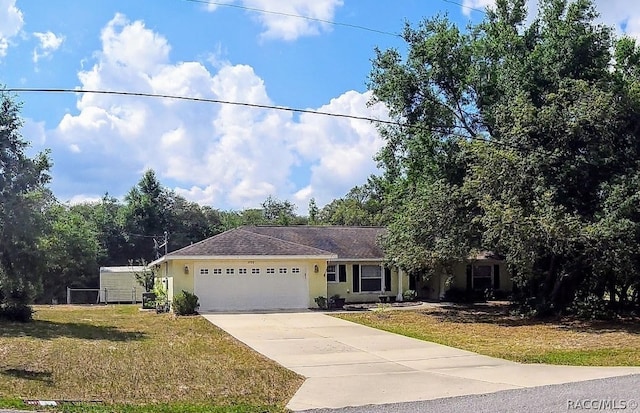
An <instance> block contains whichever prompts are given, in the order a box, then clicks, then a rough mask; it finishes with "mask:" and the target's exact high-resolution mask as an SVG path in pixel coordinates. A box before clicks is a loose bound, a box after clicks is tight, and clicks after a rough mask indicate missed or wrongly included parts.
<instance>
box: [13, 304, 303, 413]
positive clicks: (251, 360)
mask: <svg viewBox="0 0 640 413" xmlns="http://www.w3.org/2000/svg"><path fill="white" fill-rule="evenodd" d="M35 309H36V314H35V321H34V322H32V323H29V324H20V323H7V322H3V321H0V408H2V407H20V405H21V403H20V402H19V399H40V400H71V401H85V402H87V401H92V400H99V401H100V402H101V403H96V404H95V405H90V404H85V405H83V406H80V407H78V408H77V409H78V411H87V410H89V409H90V411H99V412H103V411H105V412H106V411H129V412H147V411H148V412H163V411H164V412H169V411H178V412H189V411H190V412H204V411H206V412H208V411H266V410H269V411H282V410H284V406H285V404H286V403H287V401H288V400H289V399H290V398H291V397H292V396H293V394H294V393H295V391H296V390H297V389H298V387H299V386H300V385H301V384H302V381H303V379H302V378H301V377H299V376H297V375H296V374H295V373H293V372H291V371H289V370H287V369H285V368H283V367H281V366H279V365H278V364H276V363H274V362H272V361H270V360H269V359H267V358H265V357H263V356H261V355H260V354H257V353H256V352H254V351H252V350H251V349H249V348H248V347H246V346H245V345H244V344H242V343H240V342H238V341H237V340H235V339H234V338H233V337H231V336H229V335H227V334H226V333H224V332H223V331H222V330H220V329H218V328H216V327H215V326H213V325H212V324H211V323H209V322H208V321H206V320H204V319H203V318H201V317H179V318H176V317H174V316H173V315H168V314H160V315H158V314H155V313H152V312H141V311H139V309H138V307H137V306H86V307H85V306H55V307H48V306H36V307H35Z"/></svg>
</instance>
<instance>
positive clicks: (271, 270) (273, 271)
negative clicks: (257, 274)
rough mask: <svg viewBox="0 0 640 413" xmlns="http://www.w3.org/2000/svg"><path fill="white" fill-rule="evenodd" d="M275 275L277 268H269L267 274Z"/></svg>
mask: <svg viewBox="0 0 640 413" xmlns="http://www.w3.org/2000/svg"><path fill="white" fill-rule="evenodd" d="M275 273H276V269H275V268H267V274H275Z"/></svg>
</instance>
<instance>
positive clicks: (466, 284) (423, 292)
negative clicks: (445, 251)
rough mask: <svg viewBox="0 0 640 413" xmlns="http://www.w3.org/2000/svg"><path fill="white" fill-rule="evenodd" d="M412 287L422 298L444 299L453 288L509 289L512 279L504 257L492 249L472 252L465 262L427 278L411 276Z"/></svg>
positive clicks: (476, 289)
mask: <svg viewBox="0 0 640 413" xmlns="http://www.w3.org/2000/svg"><path fill="white" fill-rule="evenodd" d="M409 287H410V288H411V289H415V290H416V291H417V293H418V296H419V297H421V298H426V299H431V300H442V299H444V298H445V293H446V292H447V290H450V289H456V290H459V291H463V292H472V291H480V292H484V291H485V290H493V291H502V292H510V291H512V290H513V281H512V280H511V275H510V273H509V272H508V271H507V265H506V263H505V262H504V258H503V257H501V256H499V255H497V254H494V253H493V252H491V251H481V252H478V253H476V254H473V255H470V256H469V257H468V258H467V260H466V261H465V262H459V263H455V264H454V265H453V267H452V268H451V270H450V273H448V274H447V273H445V272H442V273H440V274H435V275H433V276H432V277H429V278H428V279H426V280H421V279H416V280H414V279H412V280H411V282H410V286H409Z"/></svg>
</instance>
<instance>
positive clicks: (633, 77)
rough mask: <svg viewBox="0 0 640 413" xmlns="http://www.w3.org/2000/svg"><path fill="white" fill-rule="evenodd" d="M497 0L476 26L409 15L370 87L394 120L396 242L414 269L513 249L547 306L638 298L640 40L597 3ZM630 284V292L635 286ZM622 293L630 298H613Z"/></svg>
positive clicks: (531, 297)
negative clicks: (618, 30)
mask: <svg viewBox="0 0 640 413" xmlns="http://www.w3.org/2000/svg"><path fill="white" fill-rule="evenodd" d="M525 3H526V2H525V0H497V1H496V6H495V8H494V9H492V10H489V11H488V12H487V15H486V18H485V19H484V20H483V21H482V22H481V23H479V24H477V25H472V26H470V27H468V28H467V29H466V30H461V29H460V28H458V27H457V26H456V25H455V24H453V23H451V22H450V21H449V20H448V19H447V18H446V17H436V18H433V19H428V20H425V21H423V22H422V23H421V24H419V25H418V26H417V27H411V26H409V25H408V26H407V27H406V28H405V31H404V34H403V37H404V39H405V41H406V43H407V47H408V52H407V53H406V55H405V54H402V53H400V52H399V51H398V50H385V51H380V50H379V51H377V54H376V57H375V59H374V66H373V70H372V73H371V79H370V87H371V89H372V90H373V92H374V100H375V101H378V102H383V103H384V104H386V105H387V107H388V108H389V110H390V114H391V116H392V118H393V119H394V120H396V121H397V122H398V125H397V126H385V127H383V128H381V133H382V134H383V136H384V138H385V139H386V145H385V147H384V148H383V149H382V150H381V152H380V153H379V160H380V162H381V164H382V165H383V167H384V169H385V179H386V181H387V182H388V184H389V185H388V187H387V188H388V190H387V191H386V194H385V205H386V206H387V211H392V210H393V209H391V207H394V208H395V213H394V214H393V215H392V217H391V221H390V225H389V228H390V231H389V235H388V236H387V238H386V239H385V241H384V245H385V248H386V249H387V251H388V253H389V255H390V257H392V258H393V259H394V260H395V261H396V262H397V263H398V264H399V265H401V266H404V267H405V268H407V269H409V270H417V269H421V270H426V274H429V273H433V272H435V271H442V269H443V268H446V267H447V266H448V265H449V264H450V263H451V262H452V261H455V260H462V259H465V258H466V257H467V256H468V255H469V254H470V253H471V252H472V251H473V250H477V249H490V250H493V251H495V252H498V253H501V254H503V255H504V256H506V259H507V262H508V264H509V265H510V267H511V270H512V272H513V275H514V280H515V282H516V285H517V287H518V288H519V293H520V296H519V299H520V300H521V302H522V303H527V304H528V305H531V306H532V307H531V308H532V309H533V310H534V311H535V312H536V313H538V314H547V313H550V312H562V311H564V310H566V309H567V308H577V307H580V305H581V304H583V303H585V302H591V303H596V306H597V305H601V304H604V303H605V301H606V302H607V303H608V304H609V305H610V306H611V307H614V308H616V309H617V308H619V306H618V305H617V304H618V303H619V302H620V301H624V302H625V303H628V302H630V301H633V300H634V299H635V304H638V302H637V294H636V295H635V296H633V294H634V293H635V291H637V290H635V289H634V287H633V285H637V283H638V275H637V274H638V267H637V264H638V262H637V256H636V255H634V251H638V250H640V244H639V242H640V241H639V239H638V237H637V224H638V223H639V222H640V221H639V218H640V217H639V216H638V209H639V208H640V206H638V204H637V203H635V204H634V203H628V202H627V203H626V204H625V205H627V207H625V208H623V207H620V206H616V205H618V203H619V202H622V200H623V199H624V196H631V195H632V194H634V191H635V190H637V189H638V187H637V183H636V181H635V179H637V178H636V177H637V172H636V171H637V170H638V169H639V166H640V165H639V161H640V131H639V129H638V126H637V125H638V119H640V99H639V96H640V93H639V91H640V87H639V85H640V83H639V79H640V76H639V73H640V72H639V67H638V63H639V62H640V52H639V49H638V47H637V45H636V43H635V42H634V41H633V40H632V39H629V38H621V39H618V38H616V37H615V36H614V34H613V32H612V30H611V29H610V28H608V27H604V26H601V25H598V24H596V23H595V22H594V19H595V18H596V17H597V13H596V10H595V8H594V6H593V4H592V2H591V1H589V0H575V1H572V2H569V1H566V0H542V1H541V2H540V13H539V15H538V16H535V17H534V18H533V19H532V20H531V22H530V23H527V16H526V4H525ZM629 295H632V296H633V297H629ZM616 298H617V300H616Z"/></svg>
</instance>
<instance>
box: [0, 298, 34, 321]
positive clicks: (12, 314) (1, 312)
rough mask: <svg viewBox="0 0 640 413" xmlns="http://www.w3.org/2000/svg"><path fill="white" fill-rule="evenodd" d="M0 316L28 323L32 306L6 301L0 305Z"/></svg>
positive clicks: (31, 314)
mask: <svg viewBox="0 0 640 413" xmlns="http://www.w3.org/2000/svg"><path fill="white" fill-rule="evenodd" d="M0 318H4V319H5V320H9V321H19V322H21V323H28V322H29V321H31V320H33V308H31V306H28V305H26V304H21V303H8V304H3V305H2V306H0Z"/></svg>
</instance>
